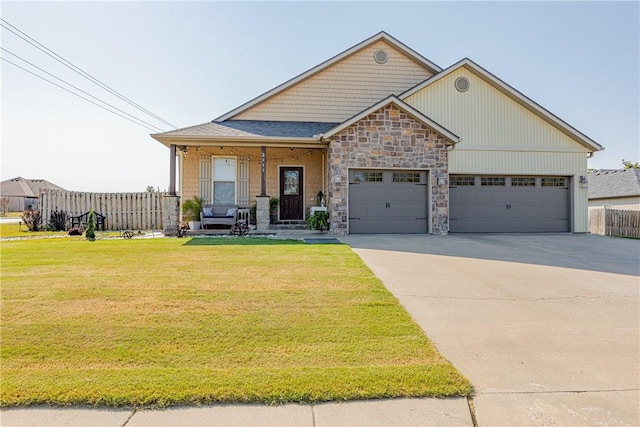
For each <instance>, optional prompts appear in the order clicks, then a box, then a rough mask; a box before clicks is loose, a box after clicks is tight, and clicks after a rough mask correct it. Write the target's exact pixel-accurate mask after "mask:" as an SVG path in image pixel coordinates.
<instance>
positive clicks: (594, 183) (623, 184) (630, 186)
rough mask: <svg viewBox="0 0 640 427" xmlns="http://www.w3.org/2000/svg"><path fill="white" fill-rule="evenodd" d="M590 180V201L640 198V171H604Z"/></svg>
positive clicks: (600, 171)
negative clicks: (613, 198)
mask: <svg viewBox="0 0 640 427" xmlns="http://www.w3.org/2000/svg"><path fill="white" fill-rule="evenodd" d="M588 180H589V199H606V198H612V197H634V196H640V169H636V168H629V169H625V170H621V169H602V170H599V171H598V172H592V173H589V178H588Z"/></svg>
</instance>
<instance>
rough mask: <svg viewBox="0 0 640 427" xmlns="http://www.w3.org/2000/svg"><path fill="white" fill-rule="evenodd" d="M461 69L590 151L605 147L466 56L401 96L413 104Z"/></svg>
mask: <svg viewBox="0 0 640 427" xmlns="http://www.w3.org/2000/svg"><path fill="white" fill-rule="evenodd" d="M460 70H466V71H468V72H470V73H472V74H473V75H474V76H476V77H478V78H479V79H481V80H482V81H483V82H485V83H487V84H488V85H489V86H491V87H493V88H494V89H496V90H497V91H499V92H500V93H502V94H503V95H505V96H506V97H508V98H509V99H511V100H512V101H514V102H516V103H517V104H519V105H521V106H522V107H523V108H525V109H527V110H528V111H530V112H531V113H533V114H534V115H536V116H537V117H539V118H541V119H542V120H544V121H545V122H546V123H548V124H550V125H551V126H553V127H554V128H556V129H557V130H559V131H560V132H562V133H563V134H565V135H567V136H568V137H569V138H571V139H572V140H574V141H576V142H578V143H579V144H580V145H582V146H583V147H585V148H587V149H588V150H589V151H591V152H595V151H600V150H603V149H604V147H602V146H601V145H600V144H598V143H597V142H595V141H594V140H592V139H591V138H589V137H588V136H586V135H585V134H583V133H582V132H580V131H578V130H577V129H576V128H574V127H572V126H571V125H569V124H568V123H566V122H565V121H563V120H562V119H560V118H559V117H557V116H556V115H554V114H552V113H551V112H550V111H548V110H546V109H545V108H543V107H542V106H540V105H539V104H537V103H536V102H534V101H533V100H531V99H529V98H528V97H526V96H525V95H524V94H522V93H521V92H519V91H518V90H516V89H514V88H513V87H511V86H509V85H508V84H507V83H505V82H504V81H502V80H500V79H499V78H498V77H496V76H494V75H493V74H491V73H490V72H488V71H487V70H485V69H484V68H482V67H481V66H479V65H478V64H476V63H475V62H473V61H472V60H471V59H469V58H464V59H462V60H461V61H459V62H457V63H456V64H454V65H452V66H450V67H449V68H447V69H445V70H443V71H442V72H440V73H438V74H436V75H434V76H432V77H430V78H428V79H426V80H425V81H423V82H422V83H420V84H418V85H416V86H415V87H413V88H411V89H409V90H407V91H406V92H404V93H402V94H400V95H399V98H400V99H402V100H405V101H407V102H409V103H410V104H412V105H413V104H414V102H412V98H415V97H416V96H417V95H418V94H419V93H420V92H421V91H425V90H429V88H431V87H434V86H436V85H437V83H438V82H440V81H442V80H443V79H447V78H448V77H449V76H451V75H453V74H455V73H456V72H459V71H460ZM465 136H466V135H464V134H463V135H461V137H463V138H464V137H465Z"/></svg>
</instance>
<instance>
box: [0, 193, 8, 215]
mask: <svg viewBox="0 0 640 427" xmlns="http://www.w3.org/2000/svg"><path fill="white" fill-rule="evenodd" d="M8 206H9V198H8V197H3V198H2V199H0V208H2V215H4V214H6V213H7V207H8Z"/></svg>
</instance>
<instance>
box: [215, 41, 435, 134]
mask: <svg viewBox="0 0 640 427" xmlns="http://www.w3.org/2000/svg"><path fill="white" fill-rule="evenodd" d="M379 40H384V41H386V42H387V43H389V44H391V45H392V46H394V47H395V48H397V49H399V50H400V51H402V52H404V53H405V54H406V55H407V56H409V57H410V58H411V59H413V60H414V61H415V62H417V63H419V64H420V65H422V66H423V67H425V68H426V69H428V70H429V71H430V72H431V73H438V72H440V71H441V70H442V68H440V67H439V66H437V65H436V64H434V63H433V62H431V61H429V60H428V59H427V58H425V57H424V56H422V55H420V54H419V53H417V52H416V51H414V50H413V49H411V48H409V47H408V46H406V45H405V44H404V43H402V42H400V41H399V40H397V39H395V38H393V37H392V36H390V35H389V34H387V33H385V32H384V31H381V32H379V33H378V34H376V35H374V36H372V37H370V38H368V39H366V40H364V41H362V42H360V43H358V44H357V45H355V46H353V47H351V48H349V49H347V50H345V51H344V52H342V53H339V54H338V55H336V56H334V57H333V58H330V59H328V60H326V61H324V62H323V63H321V64H319V65H317V66H315V67H313V68H311V69H310V70H308V71H305V72H304V73H302V74H299V75H298V76H296V77H294V78H292V79H290V80H288V81H286V82H284V83H282V84H281V85H279V86H276V87H275V88H273V89H271V90H270V91H268V92H265V93H263V94H262V95H260V96H257V97H256V98H254V99H252V100H250V101H248V102H246V103H244V104H242V105H240V106H239V107H237V108H235V109H233V110H231V111H229V112H227V113H225V114H223V115H222V116H220V117H218V118H216V119H214V121H216V122H217V121H224V120H227V119H230V118H232V117H234V116H236V115H238V114H240V113H242V112H244V111H247V110H249V109H250V108H252V107H254V106H256V105H257V104H259V103H261V102H262V101H265V100H267V99H269V98H271V97H273V96H275V95H277V94H279V93H282V92H284V91H285V90H287V89H289V88H290V87H292V86H294V85H296V84H298V83H300V82H301V81H303V80H305V79H308V78H309V77H311V76H313V75H315V74H318V73H319V72H321V71H323V70H326V69H327V68H329V67H331V66H332V65H334V64H336V63H337V62H339V61H341V60H343V59H345V58H346V57H348V56H349V55H351V54H353V53H355V52H358V51H360V50H361V49H363V48H365V47H366V46H369V45H371V44H373V43H375V42H377V41H379Z"/></svg>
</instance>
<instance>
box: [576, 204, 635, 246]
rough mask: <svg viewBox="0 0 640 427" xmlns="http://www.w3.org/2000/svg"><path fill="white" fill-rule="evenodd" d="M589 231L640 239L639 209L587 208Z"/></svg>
mask: <svg viewBox="0 0 640 427" xmlns="http://www.w3.org/2000/svg"><path fill="white" fill-rule="evenodd" d="M589 232H590V233H592V234H602V235H605V236H618V237H633V238H636V239H640V211H631V210H621V209H605V208H596V209H594V208H591V209H589Z"/></svg>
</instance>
